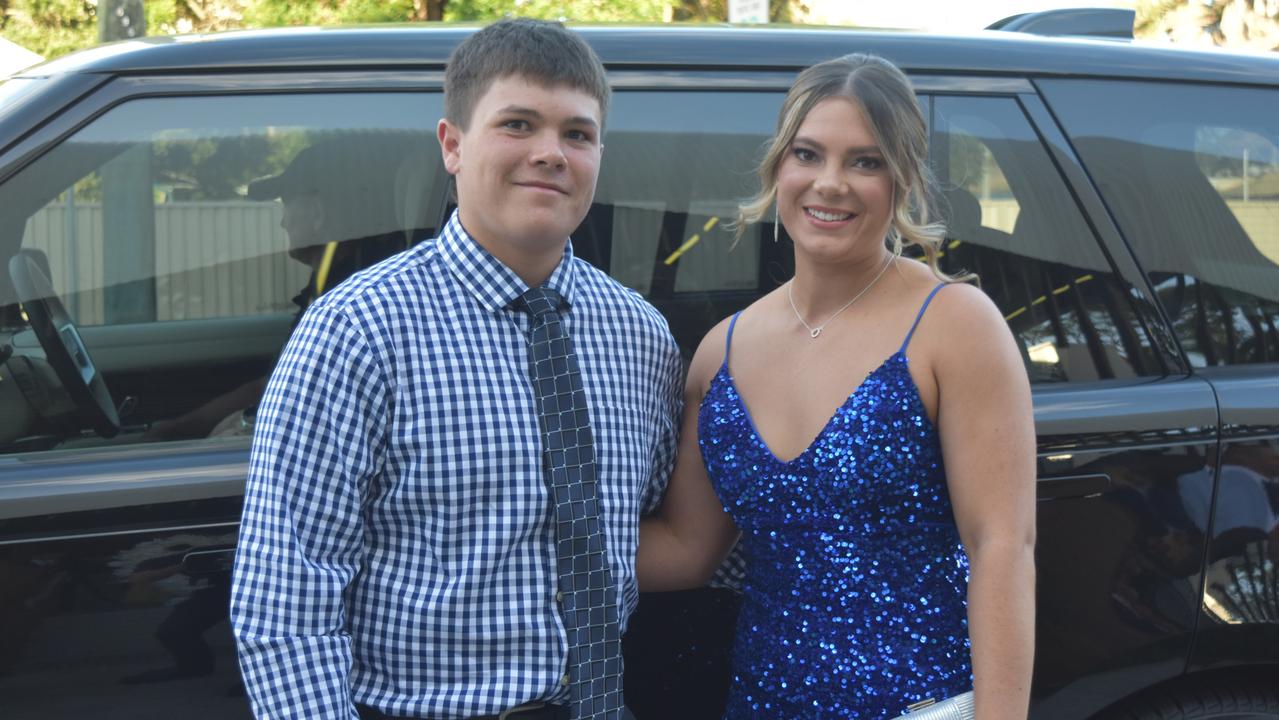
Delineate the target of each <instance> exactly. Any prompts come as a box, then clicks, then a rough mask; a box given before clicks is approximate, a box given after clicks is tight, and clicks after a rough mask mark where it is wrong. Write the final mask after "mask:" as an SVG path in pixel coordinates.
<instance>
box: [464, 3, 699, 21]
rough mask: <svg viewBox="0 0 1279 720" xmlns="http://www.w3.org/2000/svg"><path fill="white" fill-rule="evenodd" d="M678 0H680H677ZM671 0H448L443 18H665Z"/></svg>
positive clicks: (583, 19)
mask: <svg viewBox="0 0 1279 720" xmlns="http://www.w3.org/2000/svg"><path fill="white" fill-rule="evenodd" d="M675 2H678V0H675ZM672 4H673V3H672V2H671V0H449V2H448V4H447V5H445V6H444V19H445V20H453V21H479V20H494V19H497V18H500V17H507V16H514V15H518V16H520V17H532V18H541V19H543V20H566V21H569V22H662V21H664V20H666V19H668V17H667V13H668V10H667V8H668V7H670V6H671V5H672Z"/></svg>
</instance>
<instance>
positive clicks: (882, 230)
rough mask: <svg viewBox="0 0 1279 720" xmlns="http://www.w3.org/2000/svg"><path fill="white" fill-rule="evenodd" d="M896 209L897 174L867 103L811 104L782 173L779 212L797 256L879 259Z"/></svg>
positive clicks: (779, 175)
mask: <svg viewBox="0 0 1279 720" xmlns="http://www.w3.org/2000/svg"><path fill="white" fill-rule="evenodd" d="M892 204H893V178H892V173H891V172H890V170H889V169H888V163H887V162H885V160H884V156H883V153H882V152H881V151H880V148H879V146H878V145H877V144H876V142H875V136H874V134H873V133H872V132H871V129H870V125H869V124H868V123H867V122H866V118H865V116H864V114H863V113H862V109H861V106H860V105H859V104H857V103H856V102H855V101H853V100H851V99H848V98H842V97H832V98H826V99H825V100H822V101H821V102H819V103H817V104H816V105H815V106H813V109H812V110H810V111H809V113H808V116H807V117H805V118H804V120H803V122H802V123H801V124H800V126H799V131H798V132H797V133H796V134H795V139H794V140H792V141H791V144H790V147H788V148H787V150H786V155H785V156H784V157H783V158H782V162H781V166H780V167H779V168H778V172H777V209H778V212H779V213H780V215H781V219H782V224H783V225H784V226H785V227H786V232H787V234H789V235H790V237H791V239H792V240H794V242H795V252H796V254H797V255H798V254H804V255H808V256H809V257H810V258H812V259H813V260H816V261H823V262H850V261H873V260H877V259H878V258H880V257H881V256H882V253H883V251H884V242H883V241H884V236H885V235H886V234H887V232H888V226H889V222H890V221H891V219H892Z"/></svg>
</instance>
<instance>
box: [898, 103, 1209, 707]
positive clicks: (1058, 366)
mask: <svg viewBox="0 0 1279 720" xmlns="http://www.w3.org/2000/svg"><path fill="white" fill-rule="evenodd" d="M917 82H918V83H919V86H920V87H921V88H923V89H926V90H932V92H931V93H930V96H931V97H930V100H931V117H932V153H933V166H934V169H935V172H936V174H937V177H938V180H939V184H940V186H941V188H942V190H941V195H942V203H941V206H942V212H943V214H944V216H945V218H946V221H947V224H948V226H949V234H948V239H947V242H946V247H945V256H944V257H943V266H944V267H945V268H946V269H947V270H949V271H952V272H954V271H959V270H968V271H972V272H975V273H977V275H978V276H979V277H980V282H981V286H982V288H983V289H984V290H985V291H986V292H987V294H989V295H990V296H991V298H992V299H994V300H995V302H996V304H997V305H998V306H999V308H1000V310H1001V311H1002V312H1003V313H1004V316H1005V319H1006V320H1007V321H1008V324H1009V328H1010V329H1011V330H1012V332H1013V335H1014V337H1015V338H1016V340H1017V342H1018V345H1019V347H1020V349H1021V352H1022V355H1023V359H1024V360H1025V362H1026V368H1027V371H1028V374H1029V375H1030V379H1031V383H1032V390H1033V394H1034V407H1035V425H1036V432H1037V436H1038V495H1039V511H1038V523H1039V537H1038V545H1037V550H1036V554H1037V566H1038V581H1037V604H1036V609H1037V628H1036V663H1035V683H1034V699H1033V712H1032V716H1033V717H1036V718H1063V719H1064V718H1079V717H1086V716H1088V715H1089V714H1091V713H1092V712H1095V711H1096V710H1098V709H1100V708H1102V707H1104V706H1105V705H1107V704H1109V703H1110V702H1112V701H1114V700H1115V699H1118V698H1120V697H1123V696H1124V695H1126V694H1127V693H1129V692H1131V690H1132V688H1134V687H1142V686H1145V685H1147V684H1152V683H1154V682H1158V681H1161V680H1164V679H1167V678H1169V677H1173V676H1175V675H1177V674H1179V673H1180V672H1182V670H1183V669H1184V666H1185V663H1186V660H1187V658H1188V656H1189V652H1190V646H1191V641H1192V637H1193V631H1194V627H1195V623H1196V619H1197V614H1198V610H1197V606H1198V600H1197V598H1198V589H1199V582H1200V576H1199V560H1200V558H1201V557H1202V555H1203V552H1204V550H1205V548H1206V546H1207V537H1206V535H1205V534H1204V532H1203V530H1202V527H1203V524H1204V523H1206V522H1207V519H1208V518H1207V509H1206V508H1188V507H1187V506H1186V505H1185V503H1184V502H1183V501H1182V498H1183V497H1184V494H1185V493H1186V492H1194V493H1211V491H1212V471H1211V465H1212V463H1213V459H1214V458H1215V457H1216V452H1217V425H1218V423H1217V408H1216V401H1215V397H1214V395H1213V392H1212V389H1211V387H1210V386H1209V385H1208V383H1206V382H1204V381H1203V380H1202V379H1200V378H1197V377H1195V376H1193V375H1192V374H1190V373H1189V368H1188V367H1186V366H1185V365H1184V363H1183V362H1182V359H1181V355H1180V352H1179V351H1178V349H1177V347H1176V344H1175V342H1174V341H1172V340H1171V338H1170V334H1169V333H1168V332H1167V330H1166V329H1165V326H1164V322H1163V320H1162V317H1161V315H1160V313H1159V311H1158V308H1157V306H1156V305H1155V303H1154V302H1153V299H1152V295H1151V293H1150V292H1149V289H1148V286H1147V284H1146V282H1145V279H1144V277H1143V276H1142V275H1141V273H1140V272H1139V271H1138V267H1137V265H1136V264H1135V263H1134V262H1133V259H1132V257H1131V255H1130V253H1129V252H1128V248H1127V246H1126V245H1125V244H1124V242H1123V239H1122V237H1121V236H1120V235H1119V233H1118V232H1117V230H1116V228H1115V227H1114V225H1113V223H1112V222H1111V221H1110V220H1109V217H1108V215H1107V213H1106V209H1105V205H1104V204H1103V203H1102V201H1101V198H1100V197H1099V196H1098V194H1097V193H1096V192H1095V190H1094V188H1093V187H1092V186H1091V184H1090V182H1089V180H1088V178H1087V176H1086V175H1085V174H1084V173H1083V172H1082V170H1081V167H1080V164H1079V161H1078V159H1077V157H1076V156H1075V155H1074V154H1073V150H1072V149H1071V147H1070V146H1069V144H1067V143H1066V142H1065V139H1064V137H1063V135H1062V134H1061V132H1060V130H1059V129H1058V128H1057V126H1056V124H1055V121H1054V119H1053V118H1052V116H1051V115H1050V114H1049V113H1048V112H1047V110H1046V108H1045V106H1044V104H1043V102H1042V101H1041V100H1040V99H1039V97H1038V96H1037V94H1036V93H1035V91H1034V88H1033V86H1032V85H1031V83H1030V82H1029V81H1024V80H1023V81H1019V80H1015V79H1006V78H999V79H980V78H974V79H969V80H965V79H962V78H918V79H917Z"/></svg>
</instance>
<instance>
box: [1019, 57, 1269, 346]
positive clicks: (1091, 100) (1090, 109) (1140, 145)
mask: <svg viewBox="0 0 1279 720" xmlns="http://www.w3.org/2000/svg"><path fill="white" fill-rule="evenodd" d="M1044 91H1045V94H1046V96H1047V99H1048V100H1049V102H1051V104H1052V106H1053V109H1054V110H1055V111H1056V112H1057V114H1058V116H1059V117H1060V118H1061V120H1062V122H1063V124H1064V125H1065V128H1066V131H1067V132H1068V133H1069V134H1070V135H1071V136H1072V139H1073V141H1074V143H1075V145H1076V147H1077V148H1078V151H1079V154H1080V156H1081V158H1082V160H1083V162H1084V164H1085V165H1086V166H1087V168H1088V171H1089V172H1090V173H1091V174H1092V176H1093V178H1095V180H1096V182H1097V183H1098V185H1099V186H1100V188H1101V191H1102V194H1103V196H1105V197H1106V199H1107V203H1108V205H1109V207H1110V210H1111V212H1112V213H1114V216H1115V219H1116V221H1117V222H1118V223H1119V226H1120V228H1121V229H1122V231H1123V233H1124V235H1125V237H1126V238H1127V240H1128V242H1129V244H1130V245H1131V246H1132V247H1133V250H1135V251H1136V253H1137V258H1138V260H1139V262H1141V263H1142V265H1143V266H1144V268H1145V269H1146V271H1147V272H1148V273H1149V275H1150V279H1151V283H1152V284H1153V285H1154V287H1155V290H1156V292H1157V293H1158V296H1159V299H1160V301H1161V302H1162V303H1163V306H1164V308H1165V310H1166V311H1167V313H1168V316H1169V317H1170V318H1171V319H1172V321H1173V324H1174V326H1175V330H1176V332H1177V336H1178V338H1179V340H1180V341H1181V344H1182V347H1183V348H1184V349H1185V351H1186V354H1187V355H1188V356H1189V359H1190V361H1191V363H1192V364H1193V365H1196V366H1200V367H1203V366H1212V365H1232V364H1246V363H1259V362H1279V93H1276V92H1275V91H1273V90H1262V89H1250V88H1229V87H1210V86H1196V85H1175V86H1174V85H1163V84H1156V83H1139V82H1101V81H1065V80H1060V81H1052V82H1046V83H1045V84H1044Z"/></svg>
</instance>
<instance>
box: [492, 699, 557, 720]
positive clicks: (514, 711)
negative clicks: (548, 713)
mask: <svg viewBox="0 0 1279 720" xmlns="http://www.w3.org/2000/svg"><path fill="white" fill-rule="evenodd" d="M544 707H546V703H539V702H533V703H524V704H523V705H517V706H515V707H513V708H511V709H510V710H503V711H502V712H500V713H498V715H497V720H507V718H512V717H515V716H516V715H523V714H524V713H529V712H533V711H534V710H541V709H542V708H544Z"/></svg>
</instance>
